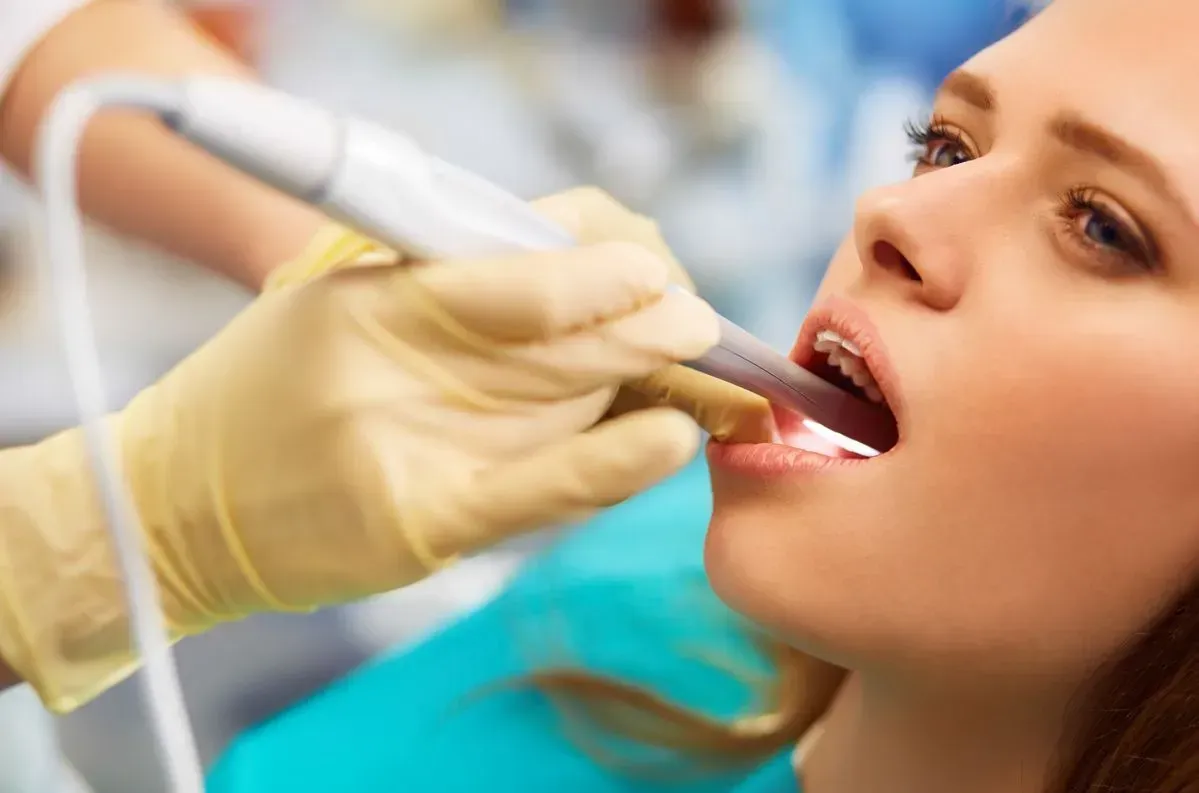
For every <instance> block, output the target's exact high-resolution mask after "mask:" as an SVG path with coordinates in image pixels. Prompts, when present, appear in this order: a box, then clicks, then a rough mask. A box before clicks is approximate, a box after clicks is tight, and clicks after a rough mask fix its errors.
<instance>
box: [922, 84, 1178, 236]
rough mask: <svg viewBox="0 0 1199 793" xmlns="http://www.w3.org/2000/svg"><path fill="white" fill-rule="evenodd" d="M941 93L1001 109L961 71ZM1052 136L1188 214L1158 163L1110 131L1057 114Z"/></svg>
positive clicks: (982, 86) (991, 93) (989, 89)
mask: <svg viewBox="0 0 1199 793" xmlns="http://www.w3.org/2000/svg"><path fill="white" fill-rule="evenodd" d="M938 93H940V94H942V95H950V96H954V97H957V98H958V99H960V100H962V101H963V102H966V103H967V104H969V105H971V106H973V107H975V108H978V109H979V110H982V111H984V112H991V111H993V110H995V108H996V107H998V102H997V100H996V97H995V90H994V89H993V88H992V87H991V84H990V83H989V82H987V80H986V79H985V78H983V77H981V76H979V75H977V74H974V73H972V72H968V71H964V70H962V69H959V70H957V71H955V72H953V73H952V74H950V75H949V76H948V77H946V78H945V82H943V83H942V84H941V89H940V91H939V92H938ZM1049 132H1050V134H1051V135H1052V136H1053V138H1054V139H1055V140H1057V141H1058V142H1059V143H1061V144H1062V145H1064V146H1068V147H1069V148H1071V149H1074V150H1075V151H1078V152H1082V153H1084V154H1089V155H1091V156H1094V157H1097V158H1099V159H1101V160H1104V161H1105V162H1108V163H1111V164H1112V165H1114V166H1116V167H1117V168H1120V169H1122V170H1125V171H1128V172H1130V173H1132V174H1134V175H1136V176H1138V177H1139V178H1140V179H1142V180H1143V181H1145V182H1146V183H1148V184H1149V186H1150V187H1152V188H1153V189H1154V190H1156V191H1158V192H1159V193H1161V194H1163V195H1164V196H1165V197H1166V198H1168V199H1170V200H1171V201H1174V202H1175V203H1176V204H1178V205H1179V206H1180V207H1182V208H1183V210H1184V212H1188V210H1189V207H1190V206H1191V204H1190V202H1189V201H1186V200H1185V199H1184V198H1183V195H1182V193H1181V192H1180V191H1179V190H1178V189H1177V187H1176V186H1175V185H1174V183H1173V182H1172V181H1170V179H1169V177H1168V176H1166V171H1165V169H1164V168H1163V167H1162V165H1161V163H1160V162H1159V161H1158V159H1157V158H1156V157H1154V156H1153V155H1151V154H1149V153H1148V152H1146V151H1144V150H1143V149H1140V148H1138V147H1136V146H1134V145H1133V144H1132V143H1129V142H1128V141H1126V140H1124V139H1123V138H1121V137H1120V136H1118V135H1116V134H1115V133H1113V132H1111V131H1110V130H1107V129H1104V128H1103V127H1101V126H1099V125H1098V124H1095V123H1094V122H1091V121H1087V120H1086V119H1084V118H1082V117H1081V116H1079V115H1078V114H1077V113H1074V112H1070V111H1065V112H1061V113H1058V114H1057V115H1056V116H1054V117H1053V119H1052V120H1051V121H1050V122H1049ZM1188 218H1189V219H1190V221H1191V224H1192V225H1195V226H1199V223H1196V222H1195V219H1194V217H1193V216H1191V215H1190V214H1189V212H1188Z"/></svg>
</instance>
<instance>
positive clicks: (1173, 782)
mask: <svg viewBox="0 0 1199 793" xmlns="http://www.w3.org/2000/svg"><path fill="white" fill-rule="evenodd" d="M773 652H774V656H775V661H776V668H777V679H776V681H775V684H774V686H773V689H774V696H773V705H774V706H773V708H771V709H769V710H768V711H767V712H765V713H763V714H761V715H760V716H758V717H756V718H749V719H741V720H737V721H732V722H719V721H716V720H714V719H711V718H708V717H706V716H703V715H700V714H696V713H694V712H691V711H688V710H686V709H685V708H682V707H680V706H678V705H676V704H674V703H672V702H670V701H668V700H666V699H663V698H661V697H659V696H657V695H656V694H654V693H653V692H650V691H645V690H642V689H639V688H637V687H635V686H631V685H628V684H626V683H622V682H620V681H617V680H611V679H606V678H601V677H596V676H593V675H590V674H587V673H584V672H578V671H572V670H555V671H548V672H543V673H539V674H537V675H534V676H533V677H532V678H531V679H530V682H532V683H533V684H534V685H536V686H537V687H538V688H540V689H541V690H542V691H543V692H545V693H547V694H548V695H550V696H551V698H552V699H553V700H554V701H555V702H557V703H558V704H559V705H562V706H564V707H569V708H570V709H571V710H572V711H573V712H574V713H575V714H579V713H582V714H584V715H585V716H587V717H589V718H590V720H591V722H592V725H593V726H594V727H595V728H597V729H601V730H609V731H614V732H619V733H621V734H622V735H623V736H625V737H629V738H632V739H635V740H638V741H643V742H645V743H647V744H651V745H653V746H656V747H661V748H664V749H668V750H671V751H674V752H678V753H681V754H682V755H684V756H690V757H691V758H692V760H693V761H694V762H695V763H696V764H697V765H699V766H711V765H712V764H714V763H715V764H724V765H742V764H748V763H753V762H755V761H761V760H764V759H766V758H768V757H770V756H771V755H773V754H775V753H777V752H779V751H781V750H783V749H785V748H787V747H789V746H793V745H795V744H796V742H798V741H799V739H800V738H801V737H802V736H803V735H804V733H805V732H807V730H808V729H809V728H810V727H811V726H812V724H813V723H815V722H816V721H817V720H818V719H819V718H820V716H821V715H823V713H824V711H825V710H826V709H827V708H828V706H829V704H830V703H831V701H832V698H833V696H834V695H835V694H836V691H837V689H838V687H839V686H840V683H841V682H842V680H843V679H844V674H845V670H842V669H839V668H837V667H834V666H831V665H829V664H827V663H825V662H823V661H820V660H818V659H815V658H813V657H812V656H809V655H806V654H804V653H801V652H799V651H798V650H794V649H791V648H787V647H785V646H782V645H777V646H775V647H774V648H773ZM1045 793H1199V581H1196V582H1195V583H1194V584H1193V585H1192V586H1191V587H1190V588H1189V589H1188V590H1187V591H1186V593H1185V594H1184V595H1183V596H1182V597H1181V598H1180V599H1178V600H1177V601H1176V602H1175V603H1174V604H1172V605H1171V606H1170V608H1168V609H1166V610H1165V611H1163V612H1162V614H1161V615H1160V616H1159V617H1158V618H1157V619H1156V620H1155V621H1154V622H1153V623H1152V624H1151V625H1150V626H1148V628H1147V629H1146V630H1144V631H1142V632H1139V633H1138V634H1136V635H1135V636H1134V637H1133V638H1132V639H1131V640H1130V642H1129V643H1128V645H1127V646H1126V647H1125V648H1123V649H1122V650H1121V651H1120V652H1118V653H1117V654H1116V655H1114V656H1113V657H1112V658H1111V659H1110V660H1109V661H1108V662H1107V663H1105V664H1104V665H1103V666H1102V667H1101V668H1100V669H1099V670H1098V671H1097V672H1096V674H1095V676H1094V679H1093V680H1092V681H1091V682H1090V683H1089V684H1088V685H1087V686H1085V688H1084V690H1083V691H1082V692H1080V695H1079V697H1078V698H1077V701H1076V703H1075V706H1074V708H1073V712H1072V717H1071V720H1070V722H1069V724H1068V726H1067V729H1066V731H1065V733H1064V736H1063V740H1062V743H1061V746H1060V747H1059V751H1058V759H1057V762H1056V765H1055V767H1054V768H1053V769H1052V770H1051V773H1050V776H1049V780H1048V782H1047V785H1046V787H1045Z"/></svg>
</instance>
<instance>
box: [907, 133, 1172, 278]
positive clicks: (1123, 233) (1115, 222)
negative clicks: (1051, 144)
mask: <svg viewBox="0 0 1199 793" xmlns="http://www.w3.org/2000/svg"><path fill="white" fill-rule="evenodd" d="M904 132H905V133H906V134H907V137H908V140H909V141H911V143H912V146H913V147H914V149H915V150H914V152H913V155H912V160H913V161H914V162H915V164H916V172H917V173H920V172H921V169H941V168H948V167H952V166H951V165H940V164H938V163H937V159H938V154H940V153H941V152H942V151H943V149H940V148H937V147H938V146H948V147H951V148H953V149H957V150H960V151H961V152H963V153H964V154H965V156H966V158H967V159H974V158H975V157H976V156H977V155H975V154H974V153H972V152H971V149H970V145H969V144H968V143H967V141H966V139H965V137H964V136H963V135H962V134H961V133H960V132H958V131H957V130H955V129H954V128H953V127H952V126H950V125H949V124H947V123H946V122H945V120H944V119H943V118H941V117H940V116H936V115H934V116H933V117H932V118H931V119H928V120H925V121H916V120H913V121H909V122H907V123H906V124H905V125H904ZM1057 215H1058V218H1059V219H1060V221H1061V225H1062V229H1063V230H1064V231H1065V232H1066V233H1067V234H1068V235H1069V237H1070V240H1071V242H1072V243H1073V244H1075V245H1078V246H1079V247H1080V248H1082V249H1083V250H1084V251H1085V252H1086V253H1088V254H1090V255H1092V256H1095V257H1098V258H1100V259H1102V260H1103V263H1104V264H1105V265H1107V266H1111V267H1113V268H1116V269H1119V270H1123V271H1127V270H1129V269H1132V270H1137V271H1142V272H1154V271H1157V270H1158V269H1160V263H1159V258H1158V255H1157V250H1156V246H1155V245H1154V244H1153V242H1152V240H1149V239H1146V237H1145V236H1144V235H1143V234H1141V233H1139V232H1138V231H1135V230H1133V229H1130V228H1129V225H1128V224H1127V223H1126V222H1124V221H1122V220H1120V219H1119V218H1118V217H1117V215H1116V213H1115V212H1114V211H1112V210H1111V209H1109V208H1106V207H1105V206H1104V201H1103V199H1102V198H1100V196H1099V195H1098V192H1097V191H1096V190H1094V189H1092V188H1089V187H1072V188H1070V189H1069V190H1067V191H1066V192H1065V193H1064V194H1063V195H1062V196H1061V197H1060V199H1059V201H1058V211H1057ZM1094 222H1098V223H1099V224H1101V225H1102V226H1105V227H1106V228H1107V229H1110V230H1112V231H1113V232H1114V237H1115V239H1114V240H1113V241H1112V242H1100V241H1099V240H1096V239H1095V238H1093V237H1091V236H1090V235H1088V234H1087V229H1088V227H1089V226H1090V225H1091V224H1092V223H1094Z"/></svg>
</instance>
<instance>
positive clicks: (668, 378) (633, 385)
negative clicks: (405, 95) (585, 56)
mask: <svg viewBox="0 0 1199 793" xmlns="http://www.w3.org/2000/svg"><path fill="white" fill-rule="evenodd" d="M535 206H536V207H537V209H538V210H539V211H541V212H542V213H544V214H545V215H547V216H548V217H550V218H551V219H552V220H554V221H555V222H557V223H559V224H560V225H561V226H563V227H564V228H565V229H566V230H568V231H569V232H570V233H571V234H572V235H573V236H574V238H575V239H576V240H578V241H579V242H580V243H581V244H584V245H590V244H596V243H601V242H616V241H620V242H631V243H635V244H637V245H640V246H642V247H644V248H646V249H647V250H649V251H651V252H653V253H654V254H656V255H658V256H660V257H661V258H662V260H663V261H664V262H666V264H667V268H668V271H669V276H668V277H669V278H670V281H671V283H673V284H675V285H676V286H680V287H682V288H683V289H686V290H687V291H688V292H695V284H694V283H693V282H692V280H691V277H690V276H689V275H688V274H687V271H686V270H685V269H684V268H683V266H682V265H681V264H679V262H678V261H677V260H676V259H675V258H674V255H673V254H672V253H671V251H670V247H669V246H668V245H667V244H666V241H665V240H664V239H663V238H662V235H661V233H660V232H659V230H658V225H657V224H656V223H655V222H654V221H653V220H652V219H650V218H647V217H645V216H643V215H639V214H637V213H636V212H632V211H630V210H629V209H627V208H626V207H624V206H622V205H621V204H620V203H619V202H617V201H616V200H615V199H613V198H612V197H611V196H609V195H608V194H606V193H604V192H603V191H602V190H598V189H595V188H590V187H582V188H576V189H574V190H569V191H567V192H565V193H560V194H558V195H554V196H550V197H549V198H545V199H542V200H540V201H538V202H536V204H535ZM399 261H400V256H399V255H398V254H397V253H396V252H394V251H391V250H388V249H386V248H384V247H383V246H381V245H379V244H378V243H375V242H373V241H371V240H369V239H367V238H365V237H363V236H361V235H360V234H356V233H355V232H353V231H350V230H349V229H346V228H343V227H341V226H337V225H333V224H331V225H330V226H328V227H327V228H325V229H323V230H322V232H321V233H320V234H318V235H317V236H316V238H315V239H313V240H312V242H311V244H310V245H309V246H308V250H307V251H306V252H305V253H304V254H303V255H301V256H300V257H299V258H297V259H296V260H295V261H292V262H288V263H287V264H285V265H283V266H282V267H280V268H279V269H277V270H276V271H275V272H274V273H272V274H271V277H270V279H269V281H268V285H267V288H268V290H270V289H277V288H280V287H282V286H285V285H294V284H298V283H303V282H305V281H310V280H312V279H314V278H319V277H321V276H323V275H324V274H325V273H328V272H332V271H335V270H340V269H344V268H347V267H360V266H369V265H373V264H380V263H398V262H399ZM660 405H669V406H670V407H673V408H676V409H678V410H682V411H683V412H685V413H687V414H688V415H690V416H691V417H692V418H694V419H695V420H696V422H698V423H699V425H700V426H701V427H703V428H704V429H705V430H707V431H708V432H709V433H711V434H712V436H713V437H714V438H716V439H717V440H721V441H726V442H741V443H757V442H764V441H770V440H772V439H773V427H774V419H773V417H772V416H771V412H770V406H769V404H768V403H767V402H766V400H765V399H763V398H761V397H759V396H757V395H756V394H751V393H750V392H748V391H746V390H744V389H742V388H739V387H737V386H734V385H731V384H729V383H726V382H724V381H722V380H718V379H716V378H715V377H711V376H709V375H706V374H702V373H700V372H697V371H695V370H694V369H688V368H686V367H683V366H680V365H677V364H676V365H671V366H667V367H665V368H662V369H659V370H657V371H655V372H652V373H650V374H648V375H646V376H644V377H637V378H634V379H632V380H630V381H629V382H627V383H625V384H624V386H623V387H622V388H621V389H620V391H619V392H617V394H616V397H615V400H614V402H613V404H612V407H611V409H610V410H609V411H608V413H606V414H605V416H606V417H607V418H611V417H615V416H621V415H625V414H627V413H630V412H633V411H636V410H643V409H645V408H647V407H654V406H660Z"/></svg>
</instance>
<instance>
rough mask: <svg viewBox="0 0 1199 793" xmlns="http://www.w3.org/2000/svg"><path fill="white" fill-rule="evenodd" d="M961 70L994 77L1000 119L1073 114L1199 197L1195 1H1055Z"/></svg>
mask: <svg viewBox="0 0 1199 793" xmlns="http://www.w3.org/2000/svg"><path fill="white" fill-rule="evenodd" d="M967 69H968V70H970V71H972V72H975V73H977V74H979V75H981V76H983V77H985V78H986V79H987V80H988V81H989V82H991V84H992V85H993V86H994V88H995V91H996V94H997V97H998V100H999V108H1000V112H1001V113H1002V114H1003V115H1004V117H1005V125H1006V122H1007V121H1008V120H1011V121H1012V123H1014V124H1018V125H1021V126H1023V125H1025V124H1036V125H1040V124H1042V123H1044V122H1045V121H1046V120H1048V119H1049V118H1050V117H1052V116H1053V115H1055V114H1057V113H1060V112H1063V111H1066V112H1072V113H1076V114H1078V115H1080V116H1083V117H1085V118H1087V119H1088V120H1090V121H1093V122H1095V123H1096V124H1098V125H1100V126H1103V127H1106V128H1108V129H1110V130H1111V131H1112V132H1114V133H1116V134H1117V135H1118V136H1120V137H1122V138H1124V139H1125V140H1127V141H1129V142H1131V143H1133V144H1135V145H1137V146H1139V147H1141V148H1143V149H1145V150H1147V151H1148V152H1150V153H1151V154H1153V155H1154V156H1155V157H1157V158H1158V159H1159V160H1161V161H1162V163H1163V164H1165V166H1166V167H1167V168H1168V169H1169V170H1170V171H1171V173H1172V176H1174V177H1175V178H1176V179H1177V180H1178V181H1179V182H1181V183H1182V185H1183V187H1184V189H1185V191H1186V192H1187V193H1189V194H1190V195H1191V196H1199V89H1197V88H1195V87H1193V86H1194V83H1193V78H1192V76H1193V75H1196V74H1199V2H1196V1H1195V0H1053V2H1052V3H1050V4H1049V6H1048V7H1047V8H1046V9H1045V10H1044V11H1042V12H1041V13H1040V14H1039V15H1038V16H1036V17H1034V18H1033V20H1032V21H1030V22H1029V23H1028V24H1027V25H1025V26H1024V27H1023V28H1021V29H1020V30H1018V31H1016V33H1014V34H1013V35H1011V36H1009V37H1008V38H1007V39H1005V40H1003V41H1001V42H999V43H998V44H996V45H995V46H993V47H991V48H989V49H987V50H985V51H983V52H981V53H979V54H978V55H977V56H975V57H974V58H973V59H971V61H970V62H969V63H968V64H967ZM1188 174H1189V176H1188Z"/></svg>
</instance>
